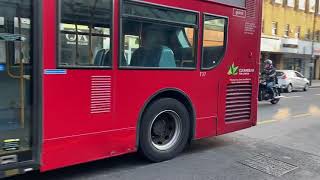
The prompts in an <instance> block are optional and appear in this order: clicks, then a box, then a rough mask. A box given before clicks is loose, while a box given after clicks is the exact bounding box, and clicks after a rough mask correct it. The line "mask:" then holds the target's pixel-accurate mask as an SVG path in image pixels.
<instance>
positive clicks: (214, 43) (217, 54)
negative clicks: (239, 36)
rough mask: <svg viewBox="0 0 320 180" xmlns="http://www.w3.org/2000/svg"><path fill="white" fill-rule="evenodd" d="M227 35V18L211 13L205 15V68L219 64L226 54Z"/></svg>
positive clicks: (203, 50)
mask: <svg viewBox="0 0 320 180" xmlns="http://www.w3.org/2000/svg"><path fill="white" fill-rule="evenodd" d="M226 36H227V19H226V18H222V17H215V16H211V15H205V16H204V33H203V49H202V63H201V64H202V65H201V67H202V68H203V69H210V68H214V67H215V66H217V65H218V64H219V63H220V62H221V61H222V58H223V56H224V54H225V49H226Z"/></svg>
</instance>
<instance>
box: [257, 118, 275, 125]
mask: <svg viewBox="0 0 320 180" xmlns="http://www.w3.org/2000/svg"><path fill="white" fill-rule="evenodd" d="M277 121H278V120H273V119H271V120H266V121H260V122H258V124H259V125H261V124H269V123H274V122H277Z"/></svg>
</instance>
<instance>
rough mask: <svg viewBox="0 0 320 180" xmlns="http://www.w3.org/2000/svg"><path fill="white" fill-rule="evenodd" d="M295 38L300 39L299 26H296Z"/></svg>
mask: <svg viewBox="0 0 320 180" xmlns="http://www.w3.org/2000/svg"><path fill="white" fill-rule="evenodd" d="M294 36H295V38H297V39H300V37H301V26H297V27H296V33H295V35H294Z"/></svg>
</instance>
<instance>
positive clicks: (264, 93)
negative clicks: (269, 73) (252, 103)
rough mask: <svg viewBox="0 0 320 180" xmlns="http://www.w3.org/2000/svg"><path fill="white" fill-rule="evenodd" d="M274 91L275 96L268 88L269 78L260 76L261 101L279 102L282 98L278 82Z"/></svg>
mask: <svg viewBox="0 0 320 180" xmlns="http://www.w3.org/2000/svg"><path fill="white" fill-rule="evenodd" d="M273 91H274V94H275V97H274V96H273V94H272V93H271V92H270V91H269V90H268V88H267V80H266V78H264V77H261V78H260V83H259V97H258V100H259V101H270V102H271V104H278V103H279V101H280V99H281V97H282V96H281V93H280V92H281V89H280V87H279V85H278V83H277V82H276V83H275V85H274V86H273Z"/></svg>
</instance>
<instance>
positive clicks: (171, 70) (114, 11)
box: [0, 0, 262, 176]
mask: <svg viewBox="0 0 320 180" xmlns="http://www.w3.org/2000/svg"><path fill="white" fill-rule="evenodd" d="M261 8H262V0H183V1H181V0H144V1H142V0H45V1H40V0H10V1H9V0H0V176H10V175H15V174H19V173H25V172H28V171H32V170H40V171H48V170H53V169H57V168H62V167H66V166H71V165H76V164H79V163H85V162H89V161H94V160H99V159H103V158H108V157H113V156H118V155H122V154H126V153H132V152H136V151H139V152H141V153H142V154H143V155H144V156H145V157H146V158H147V159H149V160H151V161H153V162H160V161H164V160H168V159H171V158H173V157H175V156H177V155H178V154H179V153H180V152H181V151H182V150H183V149H184V148H185V146H186V144H188V143H189V142H190V141H191V140H194V139H200V138H207V137H212V136H217V135H222V134H225V133H229V132H233V131H237V130H241V129H244V128H249V127H252V126H255V125H256V121H257V89H258V88H257V87H258V74H259V70H258V68H259V58H260V51H259V49H260V36H261V35H260V28H261V21H260V19H261V11H262V10H261Z"/></svg>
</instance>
